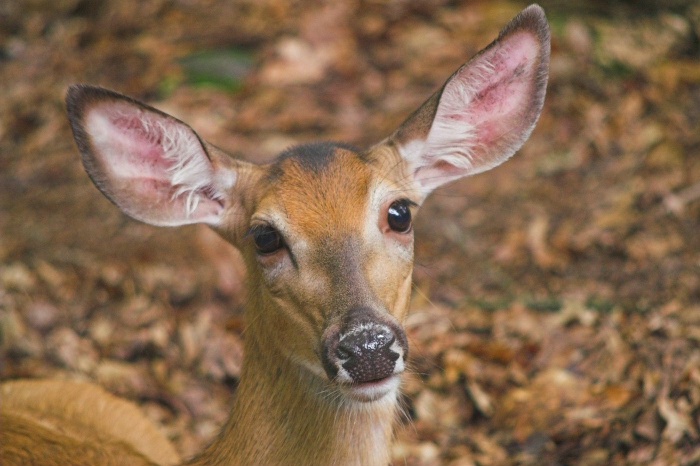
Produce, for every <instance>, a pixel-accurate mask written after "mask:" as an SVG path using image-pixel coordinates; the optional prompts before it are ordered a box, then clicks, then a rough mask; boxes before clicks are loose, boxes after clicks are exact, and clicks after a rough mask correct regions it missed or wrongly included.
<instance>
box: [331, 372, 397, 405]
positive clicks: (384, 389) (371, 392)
mask: <svg viewBox="0 0 700 466" xmlns="http://www.w3.org/2000/svg"><path fill="white" fill-rule="evenodd" d="M400 385H401V374H392V375H390V376H388V377H384V378H381V379H377V380H370V381H367V382H359V383H340V384H339V386H340V389H341V391H342V392H343V393H344V394H345V395H346V396H347V397H348V398H351V399H352V400H355V401H360V402H363V403H367V402H371V401H379V400H381V399H383V398H385V397H389V396H391V397H395V396H396V394H397V393H398V390H399V386H400Z"/></svg>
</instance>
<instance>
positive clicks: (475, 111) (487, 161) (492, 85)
mask: <svg viewBox="0 0 700 466" xmlns="http://www.w3.org/2000/svg"><path fill="white" fill-rule="evenodd" d="M549 41H550V39H549V26H548V25H547V19H546V17H545V15H544V11H543V10H542V8H540V7H539V6H537V5H531V6H529V7H528V8H526V9H525V10H523V11H522V12H521V13H520V14H519V15H518V16H516V17H515V18H514V19H513V20H512V21H511V22H510V23H509V24H508V25H507V26H506V27H505V28H504V29H503V30H502V31H501V33H500V35H499V36H498V38H497V39H496V40H495V41H494V42H492V43H491V44H490V45H489V46H488V47H486V48H485V49H484V50H482V51H481V52H479V54H477V55H476V56H475V57H474V58H472V59H471V60H470V61H469V62H468V63H466V64H465V65H463V66H462V67H461V68H460V69H459V70H457V72H456V73H455V74H453V75H452V76H451V77H450V79H448V80H447V82H446V83H445V85H444V86H443V87H442V89H440V90H439V91H438V92H436V93H435V94H434V95H433V96H432V97H431V98H430V99H428V101H427V102H426V103H425V104H423V106H421V107H420V108H419V109H418V110H417V111H416V112H415V113H413V115H411V116H410V117H409V118H408V119H407V120H406V122H405V123H404V124H403V125H401V127H400V128H399V129H398V130H397V131H396V132H395V133H394V134H393V135H392V136H391V137H390V138H389V140H388V142H389V143H392V144H394V145H395V146H396V147H397V148H398V150H399V152H400V154H401V156H402V157H403V158H404V160H405V161H406V162H407V164H408V167H409V171H410V173H411V175H412V176H413V178H414V180H415V182H416V184H417V185H418V187H419V189H420V190H421V191H422V192H423V195H424V196H427V195H428V194H429V193H430V192H431V191H432V190H433V189H435V188H437V187H438V186H441V185H442V184H445V183H447V182H449V181H452V180H455V179H457V178H461V177H464V176H469V175H474V174H476V173H480V172H482V171H486V170H489V169H491V168H493V167H495V166H497V165H499V164H501V163H502V162H504V161H505V160H507V159H508V158H509V157H510V156H512V155H513V154H514V153H515V152H516V151H517V150H518V149H519V148H520V147H521V146H522V145H523V143H524V142H525V141H526V140H527V138H528V137H529V136H530V133H531V132H532V130H533V128H534V127H535V123H536V122H537V119H538V118H539V115H540V112H541V111H542V105H543V103H544V96H545V91H546V87H547V73H548V69H549V49H550V45H549Z"/></svg>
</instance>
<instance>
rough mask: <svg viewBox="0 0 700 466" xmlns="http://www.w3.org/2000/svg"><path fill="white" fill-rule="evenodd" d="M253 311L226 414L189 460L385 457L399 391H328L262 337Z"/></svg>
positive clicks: (328, 461) (343, 461)
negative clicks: (363, 398) (357, 395)
mask: <svg viewBox="0 0 700 466" xmlns="http://www.w3.org/2000/svg"><path fill="white" fill-rule="evenodd" d="M251 317H252V316H250V315H249V316H248V318H249V324H250V325H249V327H248V329H247V332H246V341H245V357H244V362H243V370H242V374H241V382H240V385H239V386H238V389H237V393H236V399H235V402H234V406H233V410H232V414H231V417H230V418H229V420H228V422H227V423H226V425H225V427H224V429H223V430H222V432H221V434H220V435H219V437H218V438H217V439H216V440H215V441H214V442H213V443H212V444H211V445H210V446H209V447H208V448H207V449H206V450H205V451H204V452H203V453H202V454H201V455H199V456H198V457H196V458H195V459H194V460H193V461H192V463H191V464H198V465H214V464H217V465H239V464H241V465H251V464H260V465H263V464H264V465H290V466H293V465H310V464H314V465H348V466H349V465H358V466H360V465H363V466H372V465H381V466H386V465H387V464H389V462H390V461H389V447H390V444H391V439H392V433H393V432H392V431H393V422H394V419H395V417H396V410H397V405H398V403H397V399H396V394H390V395H388V396H386V397H384V398H383V399H381V400H377V401H372V402H365V403H362V402H357V401H351V400H348V399H347V398H344V397H342V396H340V395H339V394H337V393H334V392H331V391H330V390H329V387H328V385H327V384H326V383H325V382H324V381H323V380H322V378H321V377H320V376H318V375H315V374H313V373H311V371H309V370H308V369H306V368H304V367H302V366H301V365H299V364H296V363H294V362H293V361H291V360H289V358H286V357H284V356H283V355H281V354H278V352H277V351H275V350H273V349H271V348H270V347H269V345H266V343H265V342H266V341H269V340H268V339H267V338H268V337H266V336H265V335H262V334H261V333H260V332H258V331H257V330H258V329H256V328H255V319H251Z"/></svg>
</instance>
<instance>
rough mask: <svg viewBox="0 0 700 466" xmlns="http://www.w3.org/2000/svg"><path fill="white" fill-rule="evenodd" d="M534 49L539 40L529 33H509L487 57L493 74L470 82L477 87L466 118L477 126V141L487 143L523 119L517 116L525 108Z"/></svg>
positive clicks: (531, 84)
mask: <svg viewBox="0 0 700 466" xmlns="http://www.w3.org/2000/svg"><path fill="white" fill-rule="evenodd" d="M538 51H539V44H538V42H537V41H536V39H535V38H534V37H533V36H532V35H530V34H527V33H520V34H516V35H514V36H513V37H510V38H509V40H508V42H507V43H506V44H504V45H503V46H502V47H501V49H500V50H499V51H498V52H497V53H495V54H494V56H493V58H492V60H490V63H491V66H492V67H493V74H491V75H490V76H489V79H487V80H486V81H485V82H483V83H478V82H477V83H475V84H474V87H475V89H478V90H477V92H476V93H475V95H474V97H473V100H472V102H471V104H470V106H469V112H468V115H469V118H468V121H469V123H471V124H473V125H474V126H476V127H477V128H478V130H477V132H476V133H477V139H476V143H477V144H479V145H485V146H490V145H492V144H493V143H494V142H495V141H496V140H498V139H500V138H501V137H503V135H504V134H506V133H507V132H509V131H512V130H513V129H517V128H518V127H519V126H522V123H525V122H522V121H519V120H523V119H524V118H525V116H526V115H525V114H527V113H528V111H529V107H528V104H529V102H530V101H531V94H532V92H533V75H532V73H533V61H534V60H535V59H536V57H537V54H538ZM477 79H478V77H477ZM514 127H515V128H514Z"/></svg>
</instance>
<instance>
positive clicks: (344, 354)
mask: <svg viewBox="0 0 700 466" xmlns="http://www.w3.org/2000/svg"><path fill="white" fill-rule="evenodd" d="M335 355H336V356H338V359H340V360H341V361H342V360H345V359H350V356H352V354H351V353H350V351H349V350H347V349H345V348H344V347H343V346H339V347H338V349H337V350H335Z"/></svg>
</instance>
